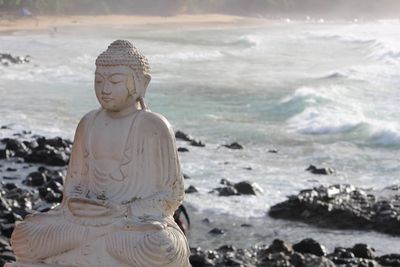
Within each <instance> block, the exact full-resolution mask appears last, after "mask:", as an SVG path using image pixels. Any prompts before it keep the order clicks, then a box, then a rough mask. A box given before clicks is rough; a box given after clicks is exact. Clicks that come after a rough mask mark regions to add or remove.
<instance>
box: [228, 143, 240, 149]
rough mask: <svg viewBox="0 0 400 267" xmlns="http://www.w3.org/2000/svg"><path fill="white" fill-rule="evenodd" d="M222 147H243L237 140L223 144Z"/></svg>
mask: <svg viewBox="0 0 400 267" xmlns="http://www.w3.org/2000/svg"><path fill="white" fill-rule="evenodd" d="M224 147H226V148H229V149H243V146H242V145H241V144H239V143H238V142H233V143H231V144H228V145H224Z"/></svg>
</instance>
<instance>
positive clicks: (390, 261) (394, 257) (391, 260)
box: [376, 254, 400, 266]
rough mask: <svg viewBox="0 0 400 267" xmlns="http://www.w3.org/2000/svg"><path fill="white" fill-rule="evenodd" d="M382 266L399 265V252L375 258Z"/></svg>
mask: <svg viewBox="0 0 400 267" xmlns="http://www.w3.org/2000/svg"><path fill="white" fill-rule="evenodd" d="M376 260H377V262H378V263H379V264H380V265H382V266H400V254H388V255H383V256H381V257H378V258H376Z"/></svg>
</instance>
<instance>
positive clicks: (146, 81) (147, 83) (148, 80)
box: [143, 74, 151, 88]
mask: <svg viewBox="0 0 400 267" xmlns="http://www.w3.org/2000/svg"><path fill="white" fill-rule="evenodd" d="M150 81H151V75H150V74H145V75H144V81H143V85H144V88H147V86H149V83H150Z"/></svg>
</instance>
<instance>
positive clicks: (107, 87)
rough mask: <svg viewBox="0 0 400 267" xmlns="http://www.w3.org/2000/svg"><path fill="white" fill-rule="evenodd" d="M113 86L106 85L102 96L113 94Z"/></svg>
mask: <svg viewBox="0 0 400 267" xmlns="http://www.w3.org/2000/svg"><path fill="white" fill-rule="evenodd" d="M111 91H112V90H111V86H110V83H109V82H106V83H105V84H104V87H103V90H102V91H101V93H102V94H105V95H109V94H111Z"/></svg>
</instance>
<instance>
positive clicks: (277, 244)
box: [265, 239, 293, 254]
mask: <svg viewBox="0 0 400 267" xmlns="http://www.w3.org/2000/svg"><path fill="white" fill-rule="evenodd" d="M277 252H283V253H286V254H287V253H292V252H293V248H292V245H291V244H289V243H287V242H285V241H283V240H280V239H275V240H274V241H273V242H272V244H271V245H270V246H269V247H268V248H267V249H266V250H265V253H267V254H269V253H277Z"/></svg>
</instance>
